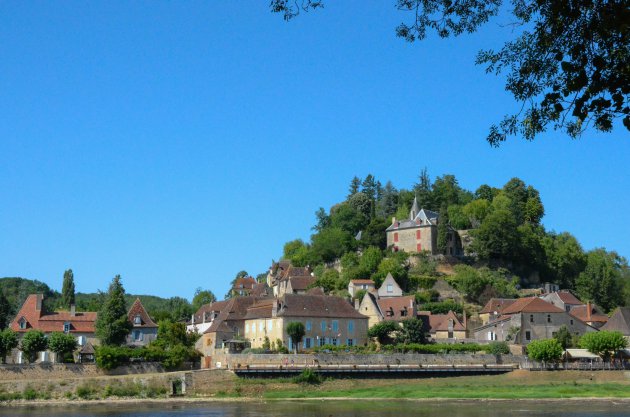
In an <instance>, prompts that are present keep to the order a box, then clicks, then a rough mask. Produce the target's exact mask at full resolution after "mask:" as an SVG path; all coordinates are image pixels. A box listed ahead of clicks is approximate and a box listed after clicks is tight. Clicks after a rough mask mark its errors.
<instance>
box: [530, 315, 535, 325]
mask: <svg viewBox="0 0 630 417" xmlns="http://www.w3.org/2000/svg"><path fill="white" fill-rule="evenodd" d="M529 322H530V323H533V322H534V315H533V314H530V315H529Z"/></svg>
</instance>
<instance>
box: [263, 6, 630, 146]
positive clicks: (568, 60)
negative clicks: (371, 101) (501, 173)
mask: <svg viewBox="0 0 630 417" xmlns="http://www.w3.org/2000/svg"><path fill="white" fill-rule="evenodd" d="M502 5H503V2H502V1H500V0H485V1H478V0H463V1H461V2H458V3H456V4H455V5H454V4H453V3H452V2H451V1H444V0H397V1H396V7H397V8H398V10H401V11H403V12H406V13H408V15H409V22H408V23H401V24H400V25H399V26H398V27H396V35H397V36H398V37H400V38H402V39H405V40H407V41H409V42H414V41H415V40H421V39H424V38H425V36H426V34H427V29H429V30H431V29H433V30H435V31H436V33H437V34H438V35H439V36H440V37H442V38H446V37H449V36H451V35H453V36H458V35H461V34H462V33H465V32H467V33H471V32H475V31H476V30H477V29H478V28H479V27H481V26H482V25H484V24H486V23H487V22H488V21H489V20H490V18H491V17H493V16H496V15H498V14H499V11H500V10H501V6H502ZM323 6H324V1H322V0H302V1H300V2H298V1H296V2H289V1H287V0H272V1H271V10H272V11H273V12H277V13H282V14H283V15H284V18H285V20H290V19H291V18H293V17H295V16H296V15H298V14H299V12H300V10H306V11H307V10H310V9H318V8H322V7H323ZM504 7H505V8H506V9H508V10H507V11H508V12H509V13H511V14H512V17H511V20H512V22H511V24H510V25H508V26H509V27H511V28H514V27H522V28H524V30H520V31H518V32H515V31H513V32H512V33H517V34H518V35H516V36H515V39H513V40H511V41H508V42H506V43H505V44H504V45H503V47H502V48H501V49H500V50H498V51H493V50H485V51H480V52H479V53H478V55H477V59H476V63H477V64H480V65H481V64H483V65H486V72H487V73H494V74H496V75H498V74H500V73H501V72H505V73H507V75H506V85H505V89H506V90H507V91H509V92H510V93H511V94H512V95H513V96H514V99H515V100H516V101H517V102H519V103H520V104H521V105H522V106H521V109H520V111H519V112H518V113H516V114H514V115H506V116H505V117H504V119H503V120H502V121H501V122H500V123H499V124H498V125H496V124H495V125H492V126H491V127H490V132H489V134H488V136H487V141H488V142H489V143H490V144H491V145H493V146H498V145H499V144H501V143H502V142H503V141H505V140H506V139H507V137H508V136H515V135H522V136H523V137H524V138H525V139H527V140H532V139H534V138H535V137H536V136H537V135H539V134H540V133H542V132H544V131H545V130H546V129H547V128H549V127H553V128H554V129H561V130H564V131H565V132H566V133H567V134H568V135H569V137H571V138H577V137H580V135H581V134H582V132H583V131H584V130H585V129H586V128H587V127H588V126H590V125H592V126H593V127H594V128H595V129H596V130H599V131H602V132H609V131H611V130H612V128H613V122H614V121H615V119H621V120H622V122H623V125H624V126H625V128H626V129H628V130H630V106H629V104H628V101H629V97H630V94H629V93H630V89H629V88H628V86H629V85H630V69H629V68H628V66H627V58H628V55H629V54H630V46H629V42H628V36H627V33H628V31H627V22H628V21H629V20H630V11H629V10H630V9H629V8H628V5H627V3H626V2H625V1H596V0H585V1H580V2H575V1H569V0H561V1H555V0H537V1H533V0H512V1H511V6H510V7H509V8H508V6H507V5H506V6H504Z"/></svg>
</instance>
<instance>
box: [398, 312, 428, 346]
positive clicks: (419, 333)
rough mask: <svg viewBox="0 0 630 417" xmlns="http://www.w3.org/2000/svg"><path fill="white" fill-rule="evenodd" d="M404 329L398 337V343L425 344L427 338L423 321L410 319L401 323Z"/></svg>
mask: <svg viewBox="0 0 630 417" xmlns="http://www.w3.org/2000/svg"><path fill="white" fill-rule="evenodd" d="M401 324H402V328H401V329H400V331H399V332H398V335H397V336H396V341H397V342H398V343H425V342H426V337H425V333H424V331H423V329H422V320H419V319H417V318H410V319H407V320H403V321H402V322H401Z"/></svg>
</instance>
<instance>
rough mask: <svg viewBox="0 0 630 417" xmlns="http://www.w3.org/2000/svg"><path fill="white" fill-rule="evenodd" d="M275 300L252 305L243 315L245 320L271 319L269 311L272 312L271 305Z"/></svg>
mask: <svg viewBox="0 0 630 417" xmlns="http://www.w3.org/2000/svg"><path fill="white" fill-rule="evenodd" d="M275 302H276V300H275V299H273V298H268V299H265V300H261V301H259V302H256V303H254V304H253V305H252V306H251V307H249V308H248V309H247V313H246V314H245V317H244V318H245V320H249V319H262V318H269V317H271V311H272V310H273V303H275Z"/></svg>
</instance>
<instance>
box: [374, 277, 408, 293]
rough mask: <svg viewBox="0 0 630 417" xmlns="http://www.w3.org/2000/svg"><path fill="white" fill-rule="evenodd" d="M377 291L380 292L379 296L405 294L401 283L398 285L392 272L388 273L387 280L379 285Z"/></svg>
mask: <svg viewBox="0 0 630 417" xmlns="http://www.w3.org/2000/svg"><path fill="white" fill-rule="evenodd" d="M376 293H377V294H378V296H379V298H383V297H400V296H402V294H403V290H402V288H400V285H398V283H397V282H396V280H395V279H394V277H393V276H392V274H390V273H387V276H386V277H385V280H383V283H382V284H381V286H380V287H378V290H377V291H376Z"/></svg>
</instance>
